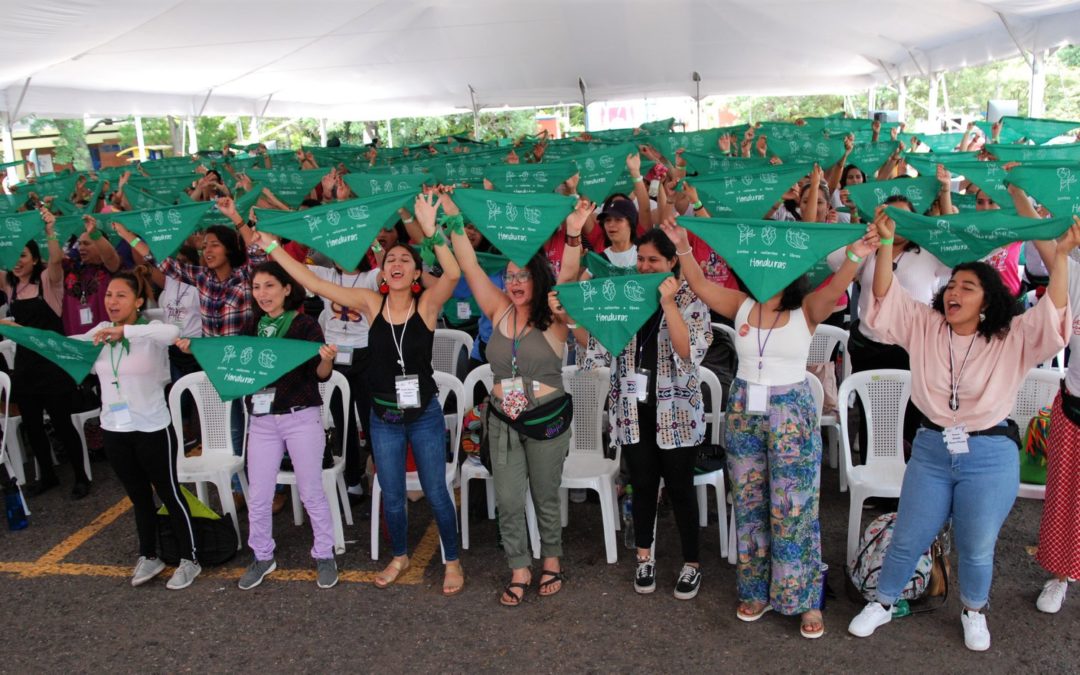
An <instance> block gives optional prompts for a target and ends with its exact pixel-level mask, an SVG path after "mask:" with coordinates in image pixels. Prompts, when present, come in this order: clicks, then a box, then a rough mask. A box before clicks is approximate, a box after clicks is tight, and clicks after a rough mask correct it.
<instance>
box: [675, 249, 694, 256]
mask: <svg viewBox="0 0 1080 675" xmlns="http://www.w3.org/2000/svg"><path fill="white" fill-rule="evenodd" d="M693 252H694V249H692V248H688V249H686V250H685V251H675V255H690V254H691V253H693Z"/></svg>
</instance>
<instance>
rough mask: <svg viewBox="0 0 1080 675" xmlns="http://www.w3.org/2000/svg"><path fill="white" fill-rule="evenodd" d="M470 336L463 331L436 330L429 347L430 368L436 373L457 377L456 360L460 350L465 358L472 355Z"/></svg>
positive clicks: (451, 329) (450, 329)
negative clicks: (433, 339) (463, 351)
mask: <svg viewBox="0 0 1080 675" xmlns="http://www.w3.org/2000/svg"><path fill="white" fill-rule="evenodd" d="M472 348H473V339H472V336H471V335H469V334H468V333H466V332H465V331H463V330H454V329H453V328H436V329H435V342H434V344H432V346H431V367H432V368H434V369H435V370H436V371H439V372H443V373H449V374H450V375H454V376H455V377H456V376H457V372H458V358H459V356H460V354H461V350H462V349H464V350H465V356H466V357H468V355H469V354H471V353H472Z"/></svg>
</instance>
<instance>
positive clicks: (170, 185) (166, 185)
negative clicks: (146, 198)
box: [128, 176, 198, 204]
mask: <svg viewBox="0 0 1080 675" xmlns="http://www.w3.org/2000/svg"><path fill="white" fill-rule="evenodd" d="M195 180H198V179H197V178H193V177H192V176H159V177H157V178H144V177H141V176H132V177H131V178H129V179H128V186H130V187H133V188H138V189H140V190H143V191H145V192H146V193H147V194H150V195H153V196H154V197H157V198H158V199H163V200H165V202H166V203H169V204H172V203H173V202H175V201H176V199H177V196H178V193H181V192H185V190H186V189H187V188H189V187H191V184H192V182H194V181H195Z"/></svg>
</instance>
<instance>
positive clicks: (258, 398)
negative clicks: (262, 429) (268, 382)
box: [251, 387, 277, 415]
mask: <svg viewBox="0 0 1080 675" xmlns="http://www.w3.org/2000/svg"><path fill="white" fill-rule="evenodd" d="M276 392H277V390H276V389H274V388H272V387H271V388H269V389H260V390H259V391H257V392H255V393H254V394H252V395H251V414H252V415H269V414H270V408H271V406H273V405H274V394H275V393H276Z"/></svg>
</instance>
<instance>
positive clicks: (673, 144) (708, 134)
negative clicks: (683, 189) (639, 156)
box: [642, 129, 723, 174]
mask: <svg viewBox="0 0 1080 675" xmlns="http://www.w3.org/2000/svg"><path fill="white" fill-rule="evenodd" d="M721 133H723V132H722V131H721V130H720V129H706V130H704V131H688V132H685V133H674V134H663V135H660V136H649V137H648V138H646V139H644V141H645V142H646V143H649V144H650V145H652V146H653V147H655V148H656V149H657V150H659V151H660V154H662V155H663V156H664V157H667V158H668V159H670V160H672V161H674V160H675V151H676V150H679V149H680V148H682V149H683V150H686V151H688V152H698V153H704V154H709V153H716V152H719V151H720V147H719V145H718V141H719V140H720V134H721ZM642 173H643V174H644V173H645V172H644V170H643V171H642Z"/></svg>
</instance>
